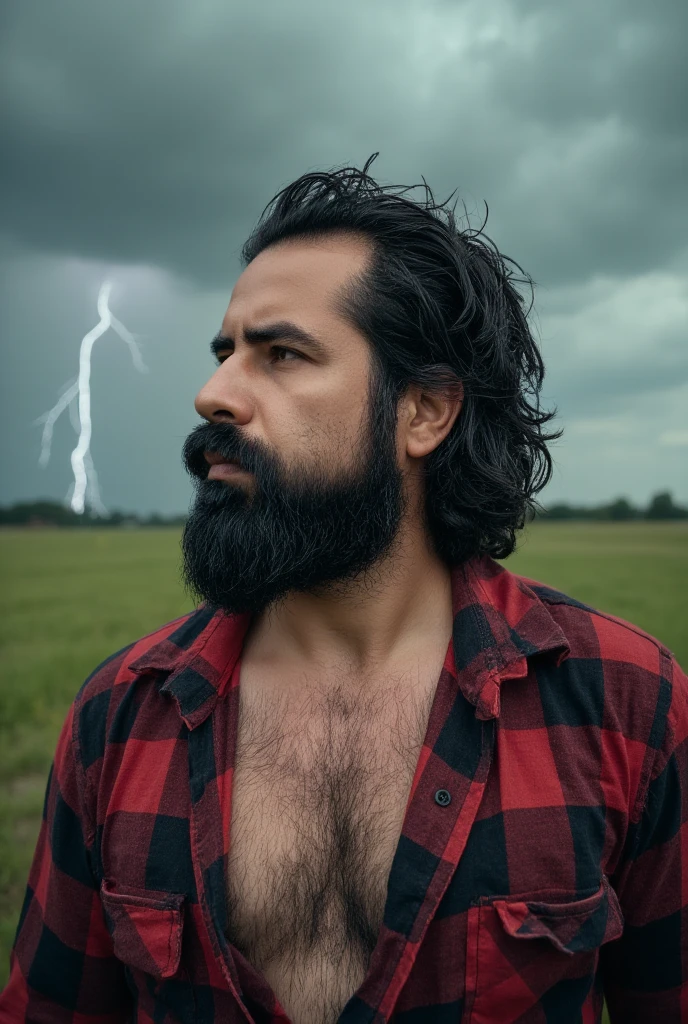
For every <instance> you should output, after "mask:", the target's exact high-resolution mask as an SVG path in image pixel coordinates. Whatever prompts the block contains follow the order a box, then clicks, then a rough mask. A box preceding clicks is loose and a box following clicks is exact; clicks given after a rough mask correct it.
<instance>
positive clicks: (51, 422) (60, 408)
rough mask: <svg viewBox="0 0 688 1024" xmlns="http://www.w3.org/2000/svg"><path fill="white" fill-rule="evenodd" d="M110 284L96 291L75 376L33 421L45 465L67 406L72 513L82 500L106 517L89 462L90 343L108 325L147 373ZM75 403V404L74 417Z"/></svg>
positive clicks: (107, 282)
mask: <svg viewBox="0 0 688 1024" xmlns="http://www.w3.org/2000/svg"><path fill="white" fill-rule="evenodd" d="M111 290H112V285H111V283H110V282H109V281H104V282H103V283H102V285H101V286H100V291H99V293H98V314H99V316H100V320H99V322H98V323H97V324H96V326H95V327H94V328H92V330H90V331H89V332H88V334H85V335H84V337H83V338H82V339H81V346H80V348H79V375H78V377H76V378H75V379H74V380H71V381H69V382H68V383H67V384H66V385H65V386H64V388H63V389H62V392H61V394H60V397H59V398H58V400H57V401H56V402H55V405H54V406H53V407H52V409H49V410H48V412H46V413H44V414H43V415H42V416H40V417H39V418H38V419H37V420H36V423H42V424H43V435H42V437H41V454H40V458H39V460H38V462H39V465H40V466H42V467H45V466H47V465H48V462H49V461H50V448H51V445H52V440H53V428H54V426H55V423H56V422H57V420H58V419H59V417H60V416H61V415H62V413H63V412H64V411H65V409H69V416H70V419H71V421H72V425H73V426H74V429H75V430H76V432H77V434H78V435H79V436H78V441H77V444H76V448H75V449H74V451H73V452H72V455H71V463H72V473H73V474H74V484H73V489H70V490H71V498H70V505H71V507H72V510H73V511H74V512H77V513H78V514H79V515H81V514H82V513H83V511H84V508H85V506H86V500H87V499H88V503H89V505H90V507H91V509H92V510H93V511H94V512H95V513H96V515H99V516H106V515H107V509H106V508H105V506H104V505H103V503H102V501H101V499H100V488H99V486H98V474H97V473H96V470H95V466H94V465H93V458H92V457H91V433H92V424H91V353H92V351H93V346H94V344H95V343H96V341H97V340H98V338H100V337H101V336H102V335H103V334H105V332H106V331H108V330H109V329H110V328H112V330H113V331H114V332H115V333H116V334H118V335H119V337H120V338H121V339H122V341H124V342H126V344H127V345H128V346H129V351H130V352H131V358H132V360H133V363H134V366H135V367H136V369H137V370H138V371H139V372H140V373H147V372H148V367H147V366H146V365H145V364H144V362H143V359H142V358H141V352H140V350H139V347H138V345H137V343H136V340H135V338H134V336H133V334H132V333H131V332H130V331H128V330H127V328H126V327H125V326H124V324H123V323H121V321H119V320H118V319H117V317H115V316H113V314H112V313H111V312H110V306H109V301H110V292H111ZM75 404H78V416H77V410H76V409H75Z"/></svg>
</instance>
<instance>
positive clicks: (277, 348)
mask: <svg viewBox="0 0 688 1024" xmlns="http://www.w3.org/2000/svg"><path fill="white" fill-rule="evenodd" d="M270 351H271V352H287V353H288V354H289V355H292V356H296V358H297V359H303V356H302V355H301V353H300V352H297V351H296V350H295V349H293V348H284V347H283V346H282V345H273V346H272V348H271V349H270ZM278 362H280V363H284V362H287V363H289V362H291V360H290V359H286V360H285V359H278Z"/></svg>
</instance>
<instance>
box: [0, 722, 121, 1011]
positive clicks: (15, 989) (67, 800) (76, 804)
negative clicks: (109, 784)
mask: <svg viewBox="0 0 688 1024" xmlns="http://www.w3.org/2000/svg"><path fill="white" fill-rule="evenodd" d="M73 719H74V706H72V708H71V710H70V712H69V714H68V715H67V718H66V720H65V723H64V725H63V727H62V731H61V733H60V737H59V740H58V743H57V749H56V752H55V758H54V761H53V764H52V767H51V769H50V775H49V777H48V783H47V789H46V795H45V804H44V809H43V821H42V823H41V829H40V833H39V836H38V842H37V844H36V850H35V853H34V857H33V863H32V866H31V870H30V873H29V879H28V885H27V888H26V895H25V898H24V905H23V907H22V911H21V916H20V919H19V926H18V928H17V933H16V938H15V941H14V946H13V948H12V952H11V954H10V977H9V981H8V983H7V986H6V987H5V989H4V990H3V992H2V993H0V1024H33V1022H38V1021H41V1022H43V1021H51V1022H54V1024H77V1022H78V1024H120V1022H125V1021H128V1020H130V1019H131V1008H132V997H131V994H130V992H129V989H128V987H127V984H126V980H125V977H124V968H123V965H122V963H121V962H120V961H119V960H118V959H117V958H116V957H115V956H114V953H113V948H112V941H111V938H110V934H109V932H108V930H107V928H106V926H105V919H104V914H103V908H102V904H101V902H100V895H99V886H98V883H97V880H96V878H95V876H94V873H93V870H92V862H91V853H92V851H91V848H90V846H89V833H90V831H91V829H90V828H89V826H88V824H87V819H86V815H85V813H84V809H83V799H82V797H83V785H82V782H83V774H82V773H80V765H79V763H78V760H77V757H76V756H75V752H74V746H73V741H72V724H73Z"/></svg>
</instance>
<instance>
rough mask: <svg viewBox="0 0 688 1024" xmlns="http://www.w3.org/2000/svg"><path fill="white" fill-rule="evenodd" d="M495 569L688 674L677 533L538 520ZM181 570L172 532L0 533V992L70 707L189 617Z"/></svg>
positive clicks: (685, 533)
mask: <svg viewBox="0 0 688 1024" xmlns="http://www.w3.org/2000/svg"><path fill="white" fill-rule="evenodd" d="M505 564H506V565H507V566H508V568H509V569H511V570H512V571H513V572H517V573H520V574H522V575H525V576H529V577H530V578H532V579H536V580H539V581H541V582H543V583H547V584H549V585H550V586H553V587H555V588H557V589H559V590H563V591H564V592H566V593H568V594H570V595H572V596H573V597H576V598H578V599H579V600H582V601H585V602H586V603H588V604H591V605H593V606H594V607H596V608H599V609H601V610H603V611H607V612H611V613H612V614H614V615H618V616H620V617H621V618H623V619H627V620H628V621H630V622H633V623H635V624H636V625H638V626H640V627H641V628H642V629H645V630H646V631H647V632H649V633H651V634H653V635H654V636H656V637H657V638H658V639H660V640H661V641H662V642H663V643H665V644H666V645H667V646H668V647H669V648H670V649H671V650H672V651H673V652H674V653H675V654H676V656H677V658H678V660H679V662H680V663H681V664H682V665H683V667H684V668H685V667H688V629H687V628H686V615H685V608H686V597H687V594H688V584H687V583H686V580H687V578H688V523H681V522H678V523H575V524H567V523H540V524H537V525H534V526H531V527H530V528H529V529H528V531H527V532H526V533H525V535H524V536H523V537H522V538H521V541H520V543H519V550H518V552H517V553H516V554H515V555H513V556H512V557H511V558H509V559H508V560H507V561H506V563H505ZM178 566H179V533H178V531H176V530H152V529H150V530H120V531H117V530H102V531H96V530H84V531H68V530H63V531H61V530H26V531H21V530H3V531H0V573H1V575H2V579H3V586H2V591H1V595H0V602H1V603H0V645H1V649H2V675H1V676H0V987H2V985H3V984H4V982H5V980H6V977H7V971H8V958H9V949H10V946H11V944H12V941H13V938H14V931H15V928H16V922H17V918H18V916H19V910H20V907H21V902H22V899H23V896H24V887H25V884H26V878H27V874H28V870H29V865H30V860H31V855H32V853H33V849H34V845H35V842H36V837H37V835H38V828H39V824H40V816H41V810H42V805H43V796H44V790H45V783H46V779H47V773H48V769H49V767H50V762H51V760H52V756H53V751H54V747H55V742H56V740H57V735H58V732H59V730H60V726H61V724H62V721H63V719H64V716H65V714H66V712H67V709H68V707H69V704H70V703H71V701H72V699H73V697H74V695H75V693H76V691H77V690H78V688H79V686H80V685H81V683H82V681H83V680H84V678H85V677H86V676H87V675H88V674H89V673H90V672H91V671H92V669H93V668H94V667H95V666H96V665H97V664H98V663H99V662H100V661H102V660H103V658H105V657H107V655H109V654H111V653H112V652H113V651H116V650H118V649H119V648H120V647H123V646H124V645H125V644H127V643H129V642H130V641H132V640H134V639H136V638H137V637H139V636H142V635H144V634H145V633H148V632H150V631H151V630H153V629H155V628H156V626H158V625H161V624H162V623H164V622H166V621H168V620H170V619H173V618H175V617H177V616H178V615H181V614H183V613H184V612H185V611H188V610H189V609H190V608H191V607H192V601H191V600H190V599H189V597H188V596H186V595H185V594H184V592H183V590H182V587H181V585H180V582H179V573H178Z"/></svg>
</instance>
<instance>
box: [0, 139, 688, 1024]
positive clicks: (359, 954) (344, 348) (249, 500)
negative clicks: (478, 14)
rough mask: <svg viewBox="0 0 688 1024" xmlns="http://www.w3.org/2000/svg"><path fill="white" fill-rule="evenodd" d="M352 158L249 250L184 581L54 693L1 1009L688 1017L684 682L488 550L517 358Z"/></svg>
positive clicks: (522, 357) (524, 424) (431, 213)
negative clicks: (178, 593)
mask: <svg viewBox="0 0 688 1024" xmlns="http://www.w3.org/2000/svg"><path fill="white" fill-rule="evenodd" d="M372 159H374V158H371V160H369V161H368V163H367V164H366V165H365V167H364V169H363V171H357V170H355V169H353V168H346V169H344V170H340V171H335V172H331V173H322V174H320V173H318V174H308V175H305V176H304V177H302V178H300V179H299V180H298V181H296V182H295V183H293V184H292V185H290V186H289V187H288V188H286V189H285V190H283V191H282V192H281V193H280V194H279V196H278V197H276V199H275V201H274V202H273V203H272V204H271V206H270V208H269V209H268V210H266V211H264V214H263V217H262V218H261V222H260V223H259V225H258V227H257V228H256V230H255V231H254V233H253V234H252V236H251V238H250V239H249V241H248V243H247V244H246V246H245V248H244V263H245V270H244V271H243V273H242V275H241V277H240V278H239V280H238V282H237V284H236V286H235V288H234V291H233V293H232V296H231V301H230V303H229V307H228V309H227V312H226V314H225V317H224V320H223V323H222V328H221V330H220V332H219V334H218V336H217V338H216V339H215V340H214V342H213V351H214V353H215V355H216V356H217V360H218V363H219V365H218V368H217V370H216V372H215V373H214V375H213V376H212V378H211V380H210V381H209V382H208V383H207V384H206V385H205V387H204V388H203V389H202V390H201V392H200V394H199V395H198V398H197V400H196V408H197V410H198V412H199V413H200V415H201V416H202V417H203V420H204V421H205V422H204V423H203V424H201V425H200V426H199V427H197V428H196V429H195V430H194V431H193V433H192V434H191V435H190V437H189V438H188V440H187V442H186V445H185V451H184V458H185V463H186V466H187V468H188V469H189V471H190V472H191V474H192V475H193V477H194V479H195V482H196V486H197V496H196V500H195V504H194V506H193V509H192V511H191V514H190V517H189V520H188V523H187V525H186V528H185V532H184V538H183V551H184V567H185V577H186V580H187V582H188V583H189V584H190V585H191V586H192V588H193V589H194V590H195V591H196V592H197V593H198V594H199V595H200V596H201V597H202V598H203V599H204V601H205V603H204V604H202V605H201V606H200V607H199V608H198V609H197V610H196V611H195V612H194V613H192V614H191V615H188V616H185V617H184V618H183V619H181V620H178V621H176V622H174V623H170V624H169V625H167V626H164V627H162V628H161V629H160V630H158V631H157V632H156V633H155V634H153V635H152V636H148V637H146V638H144V639H143V640H140V641H138V642H136V643H134V644H133V645H131V646H130V647H128V648H127V649H126V650H124V651H121V652H119V653H118V654H115V655H113V656H112V658H110V659H109V660H108V661H106V662H105V663H104V664H103V665H101V666H100V667H99V668H98V669H96V671H95V673H94V674H93V675H92V676H91V677H90V678H89V680H87V682H86V683H85V684H84V686H83V687H82V689H81V690H80V692H79V694H78V696H77V697H76V700H75V702H74V705H73V707H72V709H71V711H70V713H69V716H68V718H67V721H66V723H65V726H64V729H63V731H62V734H61V737H60V740H59V743H58V747H57V752H56V757H55V764H54V767H53V771H52V773H51V778H50V781H49V785H48V792H47V798H46V807H45V819H44V823H43V827H42V831H41V835H40V838H39V842H38V848H37V851H36V855H35V860H34V864H33V867H32V870H31V875H30V878H29V886H28V890H27V897H26V900H25V905H24V909H23V911H22V918H21V922H20V925H19V929H18V933H17V939H16V943H15V947H14V951H13V956H12V973H11V978H10V981H9V984H8V987H7V989H6V990H5V993H4V995H3V996H2V997H0V1021H1V1022H3V1024H7V1022H10V1021H11V1022H15V1021H51V1022H52V1021H56V1022H62V1021H69V1022H77V1021H78V1022H79V1024H95V1022H102V1024H105V1022H108V1024H112V1022H116V1021H130V1020H134V1021H138V1022H144V1021H145V1022H152V1021H155V1022H160V1024H163V1022H171V1021H185V1022H186V1021H189V1022H190V1021H203V1022H232V1021H254V1022H256V1024H258V1022H268V1021H269V1022H284V1024H286V1022H289V1021H291V1022H293V1024H333V1022H335V1021H341V1022H343V1024H344V1022H345V1024H355V1022H361V1024H363V1022H373V1021H374V1022H376V1024H382V1022H384V1021H388V1020H393V1021H395V1022H399V1024H401V1022H404V1024H412V1022H413V1024H416V1022H423V1024H426V1022H427V1024H431V1022H436V1024H440V1022H442V1024H444V1022H449V1021H459V1020H461V1021H466V1022H467V1021H470V1022H472V1024H501V1022H508V1021H522V1022H536V1021H537V1022H543V1024H544V1022H545V1021H547V1022H556V1024H568V1022H570V1024H573V1022H574V1021H575V1022H580V1021H586V1022H593V1021H599V1020H600V1019H601V1012H602V1001H603V995H606V999H607V1003H608V1006H609V1010H610V1014H611V1018H612V1020H613V1021H623V1022H629V1021H643V1022H647V1021H655V1020H656V1021H660V1020H661V1021H662V1022H664V1024H670V1022H676V1024H677V1022H679V1021H682V1020H683V1021H685V1020H686V1019H688V980H687V979H688V954H687V952H686V950H687V949H688V932H687V928H688V919H687V917H686V909H685V907H686V901H687V899H688V888H687V887H686V884H685V878H686V877H688V871H687V870H686V863H685V856H686V855H685V853H684V851H685V850H686V835H687V834H688V833H687V832H686V825H685V824H684V822H685V818H686V807H688V801H687V800H686V783H687V782H688V755H687V741H686V735H687V733H688V713H687V708H686V694H687V692H688V689H687V687H688V681H687V680H686V677H685V676H684V675H683V674H682V673H681V671H680V669H679V667H678V665H677V664H676V662H675V660H674V659H673V658H672V656H671V654H670V652H669V651H667V650H666V649H665V648H664V647H663V646H662V645H661V644H660V643H659V642H658V641H656V640H654V639H653V638H652V637H649V636H647V635H646V634H645V633H643V632H641V631H640V630H638V629H636V628H635V627H633V626H631V625H628V624H626V623H623V622H621V621H620V620H618V619H615V618H613V617H612V616H609V615H606V614H603V613H600V612H597V611H594V610H593V609H590V608H587V607H585V606H584V605H581V604H579V603H578V602H576V601H574V600H572V599H571V598H568V597H566V596H565V595H564V594H561V593H558V592H556V591H553V590H551V589H550V588H548V587H545V586H543V585H541V584H539V583H536V582H533V581H530V580H525V579H523V578H521V577H519V576H516V575H514V574H512V573H510V572H508V571H507V570H506V569H505V568H504V567H503V566H501V565H500V564H498V563H497V562H496V561H494V560H493V559H494V557H495V556H496V557H498V558H504V557H506V556H507V555H508V554H509V553H510V552H511V551H512V550H513V547H514V538H515V531H516V530H517V529H519V528H521V527H522V526H523V523H524V521H525V518H526V513H527V512H528V511H529V509H531V508H532V507H533V504H534V503H533V497H534V495H535V494H536V493H537V491H538V490H539V489H540V488H541V487H542V486H544V484H545V483H546V482H547V480H548V479H549V475H550V471H551V463H550V460H549V456H548V454H547V448H546V441H548V440H549V439H551V437H554V436H558V435H546V434H545V433H544V432H543V426H544V424H545V423H546V422H547V421H548V420H549V419H550V418H551V415H552V414H551V413H544V412H541V411H540V409H539V405H538V392H539V389H540V386H541V384H542V379H543V367H542V362H541V358H540V355H539V353H538V350H537V347H536V345H535V342H534V341H533V338H532V337H531V334H530V331H529V328H528V323H527V313H526V311H524V309H523V302H522V299H521V297H520V295H519V293H518V291H517V290H516V288H515V287H514V284H513V283H512V281H513V279H512V277H511V273H510V271H509V270H508V268H507V265H506V262H505V259H504V258H502V257H501V256H500V255H499V253H498V252H497V251H496V250H495V249H494V248H493V247H491V245H488V244H486V242H485V241H484V240H482V239H481V238H480V237H479V233H477V232H471V231H464V232H461V231H459V230H458V229H457V227H456V224H455V222H454V219H453V216H452V213H451V211H449V210H446V209H445V208H444V206H438V205H436V204H435V203H434V200H433V199H432V194H431V193H430V195H429V198H428V199H426V201H425V202H424V203H416V202H412V201H411V200H409V199H407V198H405V195H404V192H403V191H402V192H399V191H394V190H392V189H390V188H381V187H380V186H378V185H377V184H376V183H375V182H374V181H373V180H372V178H371V177H370V176H369V174H368V170H369V166H370V163H371V162H372ZM520 280H523V279H520Z"/></svg>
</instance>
